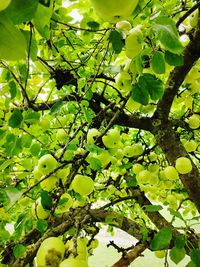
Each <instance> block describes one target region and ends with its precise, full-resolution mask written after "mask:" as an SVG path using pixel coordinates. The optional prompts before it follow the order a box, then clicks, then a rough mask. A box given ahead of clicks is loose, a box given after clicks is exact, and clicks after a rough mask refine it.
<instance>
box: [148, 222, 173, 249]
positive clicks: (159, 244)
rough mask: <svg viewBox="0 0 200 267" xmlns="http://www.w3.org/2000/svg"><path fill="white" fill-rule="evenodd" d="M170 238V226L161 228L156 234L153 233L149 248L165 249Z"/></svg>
mask: <svg viewBox="0 0 200 267" xmlns="http://www.w3.org/2000/svg"><path fill="white" fill-rule="evenodd" d="M171 239H172V229H171V228H170V227H164V228H162V229H161V230H160V231H159V232H158V233H157V234H155V236H154V238H153V240H152V241H151V244H150V249H151V250H162V249H166V248H167V247H168V246H169V244H170V242H171Z"/></svg>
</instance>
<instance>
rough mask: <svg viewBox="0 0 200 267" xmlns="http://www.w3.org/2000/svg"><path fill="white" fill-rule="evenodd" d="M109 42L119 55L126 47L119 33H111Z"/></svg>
mask: <svg viewBox="0 0 200 267" xmlns="http://www.w3.org/2000/svg"><path fill="white" fill-rule="evenodd" d="M108 40H109V41H110V42H111V43H112V47H113V50H114V51H115V53H116V54H119V53H120V52H121V51H122V48H123V46H124V42H123V37H122V35H121V34H120V33H119V32H118V31H115V30H114V31H111V33H110V35H109V37H108Z"/></svg>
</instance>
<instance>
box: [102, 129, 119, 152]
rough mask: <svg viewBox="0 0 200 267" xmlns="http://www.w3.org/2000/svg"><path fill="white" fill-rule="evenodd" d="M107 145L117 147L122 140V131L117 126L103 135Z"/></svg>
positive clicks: (104, 142)
mask: <svg viewBox="0 0 200 267" xmlns="http://www.w3.org/2000/svg"><path fill="white" fill-rule="evenodd" d="M102 141H103V144H104V146H105V147H107V148H115V147H116V146H117V145H119V142H120V131H119V130H118V129H117V128H114V129H110V130H109V131H108V132H107V134H106V135H104V136H103V137H102Z"/></svg>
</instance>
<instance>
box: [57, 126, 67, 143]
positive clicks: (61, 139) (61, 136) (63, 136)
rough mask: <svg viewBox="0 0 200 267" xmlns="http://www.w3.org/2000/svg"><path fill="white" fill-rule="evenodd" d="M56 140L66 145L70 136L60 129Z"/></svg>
mask: <svg viewBox="0 0 200 267" xmlns="http://www.w3.org/2000/svg"><path fill="white" fill-rule="evenodd" d="M56 140H57V141H58V142H60V143H66V142H67V140H68V134H67V132H66V130H64V129H58V130H57V133H56Z"/></svg>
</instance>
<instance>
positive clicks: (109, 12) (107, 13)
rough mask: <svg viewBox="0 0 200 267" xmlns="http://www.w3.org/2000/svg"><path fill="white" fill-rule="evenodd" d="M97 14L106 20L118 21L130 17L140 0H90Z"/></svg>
mask: <svg viewBox="0 0 200 267" xmlns="http://www.w3.org/2000/svg"><path fill="white" fill-rule="evenodd" d="M90 1H91V3H92V6H93V7H94V9H95V11H96V12H97V15H98V16H99V17H100V18H102V19H103V20H105V21H108V22H116V21H120V20H122V19H126V18H128V17H129V16H130V15H131V13H132V12H133V10H134V9H135V8H136V6H137V4H138V0H118V1H116V0H90Z"/></svg>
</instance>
